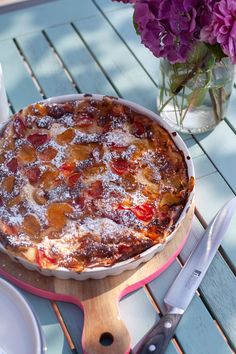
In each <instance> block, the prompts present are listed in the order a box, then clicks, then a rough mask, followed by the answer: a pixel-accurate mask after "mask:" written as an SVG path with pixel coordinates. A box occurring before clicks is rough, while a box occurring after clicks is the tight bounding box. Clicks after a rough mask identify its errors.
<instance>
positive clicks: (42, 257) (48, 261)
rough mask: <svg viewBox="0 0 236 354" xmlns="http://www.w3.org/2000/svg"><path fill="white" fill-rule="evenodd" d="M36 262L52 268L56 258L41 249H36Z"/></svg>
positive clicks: (42, 266)
mask: <svg viewBox="0 0 236 354" xmlns="http://www.w3.org/2000/svg"><path fill="white" fill-rule="evenodd" d="M36 262H37V264H38V265H39V266H40V267H41V268H53V267H55V266H56V265H57V264H58V261H57V259H56V258H53V257H50V256H48V255H46V253H45V250H43V249H38V250H37V252H36Z"/></svg>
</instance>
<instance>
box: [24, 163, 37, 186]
mask: <svg viewBox="0 0 236 354" xmlns="http://www.w3.org/2000/svg"><path fill="white" fill-rule="evenodd" d="M25 173H26V176H27V177H28V179H29V182H30V183H37V182H38V181H39V177H40V169H39V167H37V166H36V167H32V168H30V169H29V170H27V171H26V172H25Z"/></svg>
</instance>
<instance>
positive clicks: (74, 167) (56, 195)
mask: <svg viewBox="0 0 236 354" xmlns="http://www.w3.org/2000/svg"><path fill="white" fill-rule="evenodd" d="M32 112H33V114H31V113H32ZM24 113H25V117H24V115H23V114H22V115H21V118H20V120H19V119H18V118H17V115H16V116H15V120H16V122H17V124H16V125H15V127H14V124H13V130H14V129H15V131H13V130H12V128H11V129H6V134H5V136H3V138H0V146H1V155H2V161H3V162H2V163H0V184H2V187H4V188H1V189H0V220H3V221H4V222H6V225H8V226H9V225H10V226H12V227H13V226H15V228H14V230H13V229H11V228H10V227H8V229H7V226H5V228H6V234H7V237H6V238H7V239H8V241H9V243H10V244H12V245H13V244H14V245H17V246H21V245H25V246H26V247H27V245H30V242H31V243H32V244H33V245H34V247H37V248H38V249H40V250H44V249H45V250H46V253H47V254H48V258H47V261H46V263H50V259H51V258H50V257H52V259H53V261H52V262H54V261H55V259H54V258H53V257H56V261H55V262H59V263H60V266H61V265H62V266H68V267H72V268H73V269H79V270H81V269H82V268H83V267H87V266H89V267H90V266H95V265H99V264H100V265H101V264H105V265H109V264H112V262H115V260H117V259H121V258H122V259H125V258H127V257H130V256H132V255H134V254H137V253H138V252H139V251H140V252H141V251H142V250H144V249H146V247H149V246H150V245H152V244H153V242H155V240H154V238H153V234H154V235H155V230H156V237H157V238H158V237H159V236H160V234H161V233H162V232H163V230H164V229H165V227H164V226H165V225H166V224H164V223H165V222H166V220H164V221H163V225H164V226H163V225H161V226H162V227H159V226H160V224H161V222H162V220H159V221H158V223H156V224H155V222H154V221H155V220H154V218H155V217H156V215H157V214H158V207H159V204H160V203H159V200H161V197H162V194H161V193H163V194H164V193H165V191H166V189H165V183H166V182H163V181H165V171H166V170H165V169H168V193H170V190H171V191H174V193H176V194H178V195H183V196H184V195H187V185H188V184H187V178H186V176H187V174H186V172H185V165H184V160H183V163H182V166H181V164H180V162H179V161H178V168H176V166H175V165H174V164H175V162H173V161H171V162H170V163H167V162H166V158H168V156H167V155H168V153H169V152H170V151H171V149H172V147H171V144H172V140H170V141H168V143H169V144H165V143H166V142H165V141H164V144H162V145H161V139H162V138H163V139H166V134H159V135H158V139H157V140H158V144H159V145H160V146H159V145H158V144H157V142H156V141H155V140H154V138H155V137H154V135H153V134H152V135H150V134H148V133H147V132H148V131H150V129H151V128H152V127H151V126H152V124H153V125H154V124H156V123H153V122H152V121H150V120H149V119H148V118H145V117H143V122H140V120H141V118H142V116H140V115H139V116H138V118H137V121H136V113H135V112H132V111H131V109H129V110H126V109H125V108H124V107H122V105H120V104H119V103H117V102H116V103H115V104H114V106H113V104H112V99H107V98H105V99H104V100H103V101H96V100H93V99H90V98H88V99H85V100H81V101H79V103H78V102H65V103H62V104H59V105H57V104H49V103H46V104H45V105H44V104H43V103H39V104H37V105H35V106H34V105H31V106H30V108H29V109H25V111H24ZM140 117H141V118H140ZM13 119H14V118H13ZM68 127H70V129H68ZM150 127H151V128H150ZM155 129H156V130H155ZM155 129H151V130H152V131H153V132H154V131H157V129H160V130H161V129H162V128H160V127H159V128H157V127H155ZM64 132H65V134H62V133H64ZM42 134H47V141H44V140H42V139H41V140H40V139H39V138H40V135H42ZM61 134H62V135H61ZM29 135H33V136H34V138H35V139H34V140H32V139H27V137H29ZM59 135H60V137H59ZM38 137H39V138H38ZM4 138H5V140H4ZM37 138H38V139H37ZM12 140H13V142H12ZM24 144H27V146H29V149H28V150H27V149H25V150H23V151H22V149H20V147H21V145H24ZM85 144H87V145H86V146H85ZM72 145H74V146H72ZM157 145H158V148H157ZM167 145H168V148H167ZM9 146H10V147H9ZM165 147H166V150H165ZM162 148H163V150H162ZM19 150H20V153H21V155H20V157H19ZM173 150H174V152H175V153H176V147H174V148H173ZM55 152H56V155H55ZM0 157H1V156H0ZM12 159H16V160H17V165H15V160H13V162H12V161H11V160H12ZM7 164H8V165H7ZM7 166H8V167H7ZM9 166H10V167H9ZM16 166H17V167H16ZM15 168H16V171H15V170H14V169H15ZM173 171H174V173H175V174H176V173H179V174H180V178H182V180H183V181H184V182H185V183H186V184H185V186H184V182H183V183H182V184H180V186H181V187H180V188H179V189H178V187H175V185H174V183H173V185H172V184H171V178H172V175H173V174H174V173H173ZM176 171H179V172H176ZM9 176H10V177H11V176H12V177H13V176H14V181H12V177H11V178H10V179H9V180H7V179H6V177H9ZM175 178H176V175H175ZM184 178H185V179H184ZM156 185H157V187H156ZM181 188H182V189H181ZM157 195H158V196H157ZM17 198H18V199H17ZM183 198H184V197H183ZM181 203H182V201H181ZM181 205H182V204H181ZM175 210H177V211H176V215H177V213H179V210H180V208H179V209H178V208H177V207H176V206H175ZM171 213H172V214H170V213H169V214H168V215H167V218H168V217H170V215H171V217H172V219H174V217H175V218H176V215H174V217H173V210H171ZM29 214H32V216H34V217H35V218H32V219H31V220H33V221H34V220H36V221H35V224H34V225H32V228H33V227H34V228H35V229H36V231H37V227H38V225H37V222H38V223H40V235H38V236H37V237H38V239H37V241H35V239H34V237H33V236H32V240H30V236H28V235H27V234H26V232H27V227H29V228H30V225H29V226H28V224H27V220H29V219H26V218H25V217H26V215H29ZM33 221H32V223H33ZM151 222H153V223H152V239H148V238H147V237H146V236H144V235H147V230H148V227H149V225H150V224H151ZM25 223H26V227H25ZM1 227H2V226H1V224H0V231H1ZM155 227H156V229H155ZM11 231H12V232H11ZM13 231H14V232H13ZM31 231H32V230H31ZM165 232H166V230H165ZM11 233H14V234H13V235H10V234H11ZM29 234H30V232H29ZM40 237H42V240H41V241H40ZM153 240H154V241H153ZM32 244H31V247H32ZM139 247H140V248H139ZM55 262H54V263H53V264H54V266H55ZM104 262H105V263H104ZM77 266H78V268H76V267H77Z"/></svg>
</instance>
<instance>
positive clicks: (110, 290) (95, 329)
mask: <svg viewBox="0 0 236 354" xmlns="http://www.w3.org/2000/svg"><path fill="white" fill-rule="evenodd" d="M193 213H194V205H192V206H191V208H190V209H189V211H188V212H187V215H186V218H185V220H184V222H183V223H182V224H181V226H180V228H179V229H178V231H177V233H176V235H175V237H174V238H173V240H172V241H170V242H169V243H168V244H167V246H166V247H165V248H164V250H163V251H162V252H160V253H158V254H156V255H155V256H154V257H153V258H152V259H151V260H150V261H149V262H147V263H144V264H141V265H140V266H139V267H138V268H136V269H134V270H129V271H125V272H123V273H122V274H120V275H117V276H110V277H107V278H104V279H100V280H93V279H89V280H85V281H77V280H73V279H68V280H62V279H58V278H55V277H46V276H43V275H41V274H40V273H38V272H35V271H31V270H27V269H26V268H24V267H23V266H22V265H21V264H19V263H17V262H14V261H12V260H11V259H10V258H9V257H8V256H7V255H5V254H1V257H0V274H1V275H2V276H4V277H5V278H6V279H8V280H9V281H11V282H12V283H14V284H15V285H17V286H19V287H21V288H23V289H24V290H27V291H29V292H31V293H33V294H36V295H38V296H42V297H46V298H49V299H51V300H59V301H60V300H61V301H67V302H71V303H74V304H76V305H79V306H80V307H81V308H82V310H83V311H84V329H83V336H82V344H83V348H84V352H85V353H86V354H125V353H128V352H129V350H130V336H129V333H128V331H127V329H126V327H125V325H124V323H123V321H122V320H121V319H120V315H119V310H118V302H119V300H120V299H121V298H122V297H123V296H124V295H126V294H128V293H129V292H132V291H134V290H136V289H138V288H139V287H141V286H143V285H145V284H146V283H148V282H150V281H151V280H152V279H154V278H155V277H156V276H158V275H159V274H160V273H161V272H163V271H164V270H165V269H166V268H167V267H168V266H169V265H170V264H171V263H172V262H173V261H174V259H175V258H176V257H177V255H178V254H179V253H180V251H181V249H182V247H183V246H184V243H185V242H186V240H187V236H188V234H189V231H190V227H191V222H192V218H193ZM104 336H105V337H109V338H110V339H111V341H112V339H113V342H112V344H111V345H109V346H104V345H102V344H101V343H100V340H101V338H104Z"/></svg>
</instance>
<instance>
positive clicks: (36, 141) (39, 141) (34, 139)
mask: <svg viewBox="0 0 236 354" xmlns="http://www.w3.org/2000/svg"><path fill="white" fill-rule="evenodd" d="M47 139H48V135H47V134H38V133H35V134H31V135H29V136H28V137H27V140H28V141H29V142H30V143H31V144H32V145H33V146H34V147H38V146H41V145H43V144H45V143H46V141H47Z"/></svg>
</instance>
